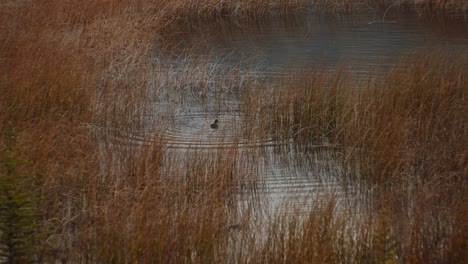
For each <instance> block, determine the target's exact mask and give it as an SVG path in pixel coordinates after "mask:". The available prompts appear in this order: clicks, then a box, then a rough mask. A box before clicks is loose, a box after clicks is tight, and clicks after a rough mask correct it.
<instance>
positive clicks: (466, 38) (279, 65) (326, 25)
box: [180, 14, 468, 76]
mask: <svg viewBox="0 0 468 264" xmlns="http://www.w3.org/2000/svg"><path fill="white" fill-rule="evenodd" d="M184 36H185V38H186V39H185V40H184V42H183V43H185V44H184V45H180V50H184V48H187V47H190V46H191V45H196V46H197V47H198V49H197V50H198V51H199V55H200V56H209V55H210V54H212V53H213V52H216V53H217V54H223V55H224V56H228V57H229V58H230V60H229V61H227V63H232V64H255V65H256V66H257V67H256V70H258V71H260V73H262V74H266V75H278V74H282V73H285V72H288V71H291V70H298V69H302V68H310V67H316V66H318V65H322V64H325V65H328V66H333V65H336V64H344V65H346V66H347V67H349V69H350V70H351V71H352V72H353V73H355V74H356V75H357V76H365V75H367V74H368V73H369V71H370V70H371V71H372V70H375V68H376V67H377V68H378V67H385V65H388V64H390V63H392V62H395V60H396V59H397V58H398V56H401V55H405V54H409V53H411V52H412V51H414V50H415V49H417V48H421V47H430V48H432V49H446V50H465V51H466V47H467V46H468V27H467V26H466V23H464V22H463V21H462V22H448V21H421V20H418V18H417V17H416V16H414V15H411V16H397V17H396V16H390V15H388V14H387V16H386V17H385V19H384V18H382V16H381V15H363V16H358V17H341V18H335V19H323V18H320V17H319V18H317V16H316V15H314V14H303V15H301V16H297V17H289V18H275V17H273V18H270V19H268V20H263V21H255V22H252V21H244V22H240V21H236V20H225V21H219V22H218V23H214V24H213V23H212V24H203V23H202V24H198V25H196V24H195V25H193V24H192V27H190V29H188V30H187V32H186V34H184ZM191 50H192V51H193V49H191ZM252 62H255V63H252Z"/></svg>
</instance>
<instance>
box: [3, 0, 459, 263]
mask: <svg viewBox="0 0 468 264" xmlns="http://www.w3.org/2000/svg"><path fill="white" fill-rule="evenodd" d="M314 3H315V4H316V7H317V6H319V7H320V8H321V9H324V10H342V9H345V7H347V8H348V7H349V8H351V7H353V6H354V4H351V3H350V2H346V1H345V2H341V1H339V2H329V1H320V2H313V1H307V2H306V1H278V2H274V3H272V2H271V1H249V0H245V1H237V2H234V1H233V2H223V4H219V2H218V1H212V0H206V1H187V0H178V1H119V2H116V1H106V0H92V1H87V2H86V3H82V2H76V1H43V0H41V1H33V2H30V1H3V2H2V3H0V36H1V38H0V72H1V74H0V94H1V95H2V96H1V97H0V124H1V129H2V130H3V129H5V128H6V127H13V128H14V130H15V131H16V133H18V136H17V138H18V145H19V147H20V148H22V149H23V150H24V152H25V155H26V156H27V159H28V160H30V163H28V164H27V165H26V166H27V167H28V168H27V170H28V171H31V172H32V174H33V175H36V176H35V177H37V178H36V179H35V182H36V183H39V186H32V187H34V188H36V187H38V188H37V189H38V190H39V192H40V193H41V194H42V199H41V200H40V201H39V208H40V209H41V210H42V213H43V219H44V221H45V222H47V223H48V224H49V225H48V226H53V227H54V228H53V229H52V233H51V234H50V235H49V236H48V237H47V239H46V240H45V241H40V242H38V244H40V245H41V247H42V248H43V250H41V251H40V252H41V254H40V255H38V256H36V258H37V259H38V260H40V261H44V262H53V261H56V260H61V261H63V262H130V261H132V262H135V261H138V262H144V263H145V262H176V263H179V262H204V263H206V262H229V261H231V260H238V262H259V261H262V260H265V261H267V260H268V261H271V262H284V263H289V262H290V261H298V262H299V261H301V260H304V259H306V260H307V259H310V260H311V261H312V260H316V261H329V262H341V261H344V262H372V261H375V262H382V261H387V260H393V261H395V262H406V261H408V262H411V261H414V262H424V263H430V262H447V263H456V262H462V261H463V259H466V253H465V252H466V238H465V237H466V229H467V226H466V223H467V222H468V221H466V216H465V214H464V209H465V208H464V204H466V197H465V196H464V195H463V194H464V193H465V189H466V180H465V178H466V177H464V176H465V175H466V170H467V166H466V151H465V150H464V149H463V145H466V144H462V143H464V142H465V141H466V140H465V138H464V137H463V135H464V134H466V133H465V132H466V131H465V130H466V127H465V125H464V120H465V118H464V116H463V113H464V112H466V109H465V108H466V105H465V104H464V102H463V99H464V96H465V91H466V75H465V74H464V72H463V71H462V70H463V69H464V68H463V67H461V68H460V67H457V66H456V65H457V64H449V63H447V62H440V61H432V60H429V59H428V58H427V57H426V58H424V57H422V58H421V57H418V58H417V60H416V62H414V63H410V64H402V65H404V67H403V66H400V68H398V67H397V68H396V69H395V70H394V71H392V73H391V74H389V75H387V77H386V78H385V79H382V80H381V81H380V82H377V83H378V84H379V85H376V86H375V87H369V94H364V95H363V98H364V99H363V100H362V102H359V104H357V105H358V108H357V109H358V110H359V111H357V112H356V108H355V107H354V106H355V104H350V102H353V101H352V100H353V97H351V98H346V100H344V101H341V100H342V99H341V98H342V96H343V94H342V86H343V85H344V84H343V83H342V81H341V77H340V76H338V77H337V76H334V77H332V78H330V77H329V76H326V75H324V74H323V73H320V72H319V73H316V74H315V75H313V76H314V77H312V78H307V77H301V78H298V79H297V80H295V81H294V82H289V81H288V82H286V83H285V84H284V85H283V86H282V87H286V89H289V88H294V87H297V91H294V92H293V94H292V95H289V94H288V96H291V97H289V99H287V100H285V101H283V100H281V97H278V96H279V95H284V94H283V93H284V91H282V90H281V89H280V88H278V89H276V90H274V92H272V93H271V95H273V97H272V98H276V99H275V100H276V101H273V102H268V101H266V102H265V103H266V106H265V108H264V109H261V110H259V111H258V113H259V114H258V116H257V117H256V118H258V117H260V118H261V120H262V121H261V122H260V124H262V125H260V126H259V129H258V131H253V132H252V131H250V132H249V133H250V135H252V137H256V138H262V137H264V136H265V135H267V136H269V135H270V134H271V133H273V135H275V137H277V138H289V137H290V136H293V138H294V137H296V138H297V140H298V141H299V142H307V141H308V140H309V139H312V141H315V140H323V139H325V138H326V139H327V140H328V141H330V142H336V143H339V144H341V145H342V146H343V147H342V151H343V152H344V154H345V155H344V157H347V159H346V160H345V162H346V164H350V167H349V169H350V170H349V171H348V174H347V176H348V177H349V179H350V180H351V181H353V182H354V181H355V182H357V183H362V182H363V183H365V184H364V187H362V188H363V189H365V190H367V191H368V193H370V194H371V195H372V196H370V198H369V199H372V200H370V201H371V202H370V203H371V205H372V207H371V208H372V210H371V211H370V212H371V213H369V219H370V220H366V221H363V222H359V221H357V220H356V221H355V222H353V223H349V219H350V218H347V217H345V216H342V215H333V214H331V212H332V211H333V209H330V208H333V206H331V205H330V206H328V207H317V208H315V209H313V210H312V212H311V214H310V215H309V218H307V219H306V221H305V222H304V223H301V224H295V223H296V222H298V221H299V220H297V219H293V220H292V222H291V223H287V222H286V220H282V219H278V222H277V224H276V225H273V226H272V227H271V229H269V230H268V231H267V235H266V242H265V243H264V244H260V245H258V244H257V242H256V238H258V237H255V235H252V233H253V234H255V230H252V229H250V228H249V224H248V223H249V221H251V219H250V218H249V217H251V216H250V215H249V214H245V215H238V212H237V207H236V206H237V204H236V201H237V200H236V199H237V197H236V194H237V193H239V189H242V188H245V186H246V185H245V182H254V181H255V180H256V179H255V176H256V175H255V174H252V173H251V172H250V171H246V170H245V168H243V166H242V165H243V164H250V165H249V166H253V167H255V161H256V159H255V158H253V159H251V158H250V157H248V156H243V154H239V153H238V152H237V150H222V151H219V152H214V153H209V154H206V153H201V152H195V153H192V155H190V156H189V155H188V156H186V157H183V161H184V162H185V163H181V162H180V160H179V157H173V156H171V155H169V154H168V151H167V149H166V148H165V147H164V142H162V141H161V139H160V138H159V137H158V135H157V133H156V136H155V138H153V139H151V141H152V142H153V143H152V144H150V145H142V146H138V147H128V148H118V147H115V144H113V143H115V142H112V136H113V135H115V134H118V133H122V131H124V132H125V131H132V130H133V129H135V128H139V127H142V126H144V125H145V122H144V120H143V118H144V116H145V114H146V113H147V111H149V110H148V108H149V105H150V102H148V98H149V97H150V98H154V97H157V96H159V95H158V94H153V91H154V88H155V86H159V87H163V86H164V87H166V84H168V83H169V84H171V82H172V81H174V80H172V79H171V80H170V81H167V82H166V81H164V80H161V79H163V77H161V76H155V75H154V73H153V70H154V61H153V60H152V59H154V57H152V52H153V51H154V49H155V48H157V46H158V47H159V48H164V47H166V46H165V45H168V43H170V41H171V38H175V37H176V34H173V33H174V30H176V29H177V26H178V25H180V24H179V22H182V23H183V22H184V21H190V19H200V18H204V19H210V18H216V17H218V16H225V15H231V16H239V17H261V16H267V15H268V14H270V13H272V12H282V11H281V10H284V11H285V12H286V11H288V12H289V11H291V10H297V9H303V8H305V7H308V6H309V5H311V4H312V5H313V4H314ZM363 3H364V2H363ZM414 3H415V2H414ZM419 3H422V4H419ZM392 4H393V2H389V3H388V4H385V5H384V8H388V7H389V6H390V5H392ZM410 4H411V8H416V9H417V10H428V11H432V10H434V9H432V8H435V9H437V10H439V9H440V10H447V11H448V10H459V11H462V12H464V11H466V4H465V3H464V2H463V1H445V2H441V1H423V2H418V4H414V5H412V4H413V3H410ZM355 6H356V7H357V6H366V8H368V7H367V5H363V4H361V5H359V4H358V5H355ZM403 6H408V5H403ZM349 8H348V9H349ZM421 8H423V9H421ZM350 10H351V9H350ZM407 65H409V66H410V67H409V70H408V68H406V67H407ZM407 70H408V72H409V73H407V72H406V71H407ZM191 74H193V75H194V77H198V78H199V79H196V80H197V81H196V83H197V85H196V87H202V88H203V87H206V84H204V81H205V80H210V77H211V76H210V71H209V70H206V71H205V74H206V78H200V76H197V72H192V73H191ZM166 76H169V78H173V77H171V76H170V75H166ZM179 76H180V75H179ZM180 82H189V80H187V79H185V80H182V81H180ZM180 82H179V81H175V83H176V84H177V83H178V84H180ZM316 84H320V85H318V87H316V86H317V85H316ZM321 84H328V85H330V86H331V87H332V88H331V89H328V88H326V87H328V86H327V85H321ZM169 86H171V85H169ZM226 86H228V85H226ZM381 86H383V87H384V89H373V88H382V87H381ZM180 87H187V86H185V85H182V86H180ZM310 87H316V88H317V90H314V89H310ZM402 87H403V88H404V89H401V88H402ZM166 88H167V87H166ZM166 92H167V91H166ZM252 93H255V91H254V92H252ZM303 93H305V94H306V95H307V96H306V97H304V98H299V96H300V95H302V94H303ZM344 94H346V92H344ZM252 96H254V95H252ZM249 97H250V95H249ZM252 98H253V97H252ZM287 98H288V97H287ZM384 98H385V100H384ZM156 101H157V100H156ZM255 102H256V101H251V102H250V105H251V106H248V107H249V108H247V109H254V108H253V107H254V106H252V104H254V103H255ZM341 102H344V103H343V104H342V103H341ZM262 104H263V103H262ZM262 104H260V105H262ZM271 106H274V107H277V108H276V109H275V112H274V114H273V115H271V116H272V117H274V118H273V119H271V120H269V119H268V118H266V117H264V116H265V115H266V114H267V113H269V112H268V111H269V108H268V107H271ZM351 106H353V108H351ZM249 111H250V110H249ZM353 115H356V116H354V118H349V119H348V118H347V117H348V116H353ZM262 116H263V117H262ZM283 116H285V117H287V118H286V119H283ZM247 118H251V116H247ZM250 120H255V119H250ZM252 122H253V121H252ZM256 122H258V121H255V122H254V123H256ZM262 122H263V123H262ZM272 124H274V126H273V127H271V125H272ZM272 128H274V129H272ZM265 131H267V132H268V133H265ZM259 133H260V134H259ZM103 139H106V140H103ZM181 164H183V166H182V165H181ZM247 169H249V168H247ZM345 220H346V221H345ZM294 221H296V222H294ZM367 221H369V222H367ZM246 223H247V224H246ZM356 234H358V235H356ZM369 237H371V238H372V239H371V240H369ZM259 239H260V240H262V239H264V237H261V238H259ZM233 241H234V242H233ZM369 241H373V242H372V243H370V242H369ZM232 243H236V244H237V245H241V246H239V247H238V248H240V249H245V248H246V246H245V245H247V248H248V249H249V250H248V251H247V252H248V253H244V252H242V251H235V250H234V251H233V250H231V248H230V245H232ZM353 252H354V253H353ZM280 253H281V254H280ZM318 253H320V254H318Z"/></svg>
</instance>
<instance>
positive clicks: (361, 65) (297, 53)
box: [132, 14, 468, 212]
mask: <svg viewBox="0 0 468 264" xmlns="http://www.w3.org/2000/svg"><path fill="white" fill-rule="evenodd" d="M467 32H468V29H467V28H466V26H465V24H464V23H461V24H460V23H449V22H427V21H424V22H422V21H419V20H418V19H417V18H415V17H414V16H410V17H408V16H399V17H390V16H388V17H386V18H385V19H382V17H379V16H373V15H367V16H360V17H357V18H355V17H342V18H339V19H334V20H323V19H317V18H316V17H314V16H313V15H312V14H307V15H303V16H300V17H292V18H288V19H284V18H270V19H268V20H263V21H255V22H252V21H239V20H224V21H217V22H216V23H213V22H211V23H199V24H191V26H190V27H187V28H186V30H185V32H184V31H182V32H181V33H182V34H181V39H182V40H183V41H181V44H180V45H178V47H177V49H176V50H177V52H178V53H179V54H182V55H180V56H181V57H183V54H184V53H187V52H189V55H190V56H187V59H185V60H180V61H178V60H175V61H174V63H173V64H172V65H171V68H170V69H169V70H167V69H166V71H167V72H170V74H172V75H171V76H172V77H171V78H174V79H177V80H179V79H178V78H180V79H183V78H187V77H186V76H194V75H190V74H187V69H186V68H184V67H186V66H184V65H185V64H186V63H190V60H196V61H203V60H204V58H205V60H206V61H207V64H210V63H211V64H213V65H214V66H213V67H211V68H210V67H208V68H206V69H203V70H201V68H200V69H199V68H195V69H196V71H199V74H200V75H202V74H204V75H206V76H208V77H207V79H208V80H210V81H209V83H205V84H203V83H202V84H197V83H196V80H185V83H186V86H184V87H180V90H178V93H179V95H178V96H179V97H180V98H181V99H174V98H172V97H171V96H172V93H175V92H174V90H170V89H172V88H173V86H171V85H170V84H169V83H163V84H162V85H160V86H161V87H166V89H167V91H166V93H165V96H163V97H159V98H165V99H159V100H160V101H157V102H155V106H154V108H153V113H151V114H150V115H149V116H148V122H149V123H154V124H156V125H157V126H159V128H161V127H164V132H163V140H164V142H165V143H166V145H167V147H168V148H170V149H172V150H173V151H174V152H173V155H177V153H180V155H182V156H183V155H186V153H187V151H188V150H193V149H199V150H202V151H199V152H197V153H196V155H203V151H215V150H216V149H219V148H226V147H228V148H229V147H236V148H239V149H245V150H244V151H245V153H244V154H245V155H246V156H248V155H249V154H248V153H247V152H248V151H251V150H252V149H253V150H252V151H257V152H261V153H262V155H261V157H262V158H261V159H259V160H257V161H256V162H257V163H256V164H255V165H252V164H249V160H248V159H247V160H244V159H243V160H242V161H240V163H239V164H238V166H240V167H242V166H246V167H249V170H250V172H251V173H252V174H255V175H257V176H258V177H259V178H260V179H262V181H261V184H260V185H259V186H258V187H257V188H256V191H257V193H256V195H258V197H261V198H262V199H261V200H264V201H267V204H268V206H266V208H265V209H264V210H267V211H269V212H274V211H276V210H277V209H278V208H284V206H286V207H289V206H294V207H297V208H302V209H304V208H307V207H308V205H310V203H311V201H313V200H314V199H316V198H317V197H319V196H320V195H321V193H330V192H333V193H337V194H338V195H340V194H344V191H343V185H342V184H341V183H340V181H339V179H337V178H336V176H339V175H342V173H343V172H342V171H341V170H342V168H341V164H335V162H334V160H333V155H334V153H336V151H335V150H333V149H327V148H325V149H319V150H317V151H312V152H310V151H308V152H303V151H299V150H297V149H295V147H294V144H291V141H287V140H286V141H285V142H279V144H278V142H276V141H273V140H271V139H270V138H268V137H266V138H263V139H261V140H252V139H251V138H249V137H248V135H247V134H245V130H244V129H245V128H246V126H247V128H248V125H246V124H245V119H244V115H245V113H244V112H243V106H242V105H241V98H240V97H241V95H240V94H241V92H240V91H239V89H240V88H239V87H241V86H242V85H239V86H229V85H227V84H226V83H224V82H223V81H224V80H225V79H228V78H230V77H229V76H230V74H232V71H228V72H227V73H226V72H223V71H222V70H221V71H219V69H223V67H227V68H229V67H231V68H230V69H232V67H234V68H238V69H239V72H238V73H236V74H238V75H239V79H240V80H244V79H248V78H250V77H251V76H258V75H260V76H264V77H267V78H275V77H277V76H280V75H282V74H285V73H288V72H291V71H297V70H300V69H303V68H314V67H319V66H320V67H321V66H322V65H327V67H330V68H334V67H336V65H337V64H344V65H346V67H347V69H348V70H349V71H350V72H351V73H352V74H353V76H354V77H357V78H358V79H359V78H363V77H365V76H368V75H369V74H370V73H371V71H374V70H377V68H385V67H388V65H390V64H391V63H393V62H395V60H396V59H397V57H398V56H401V55H405V54H409V53H411V52H413V51H414V50H415V49H417V48H420V47H430V48H434V49H443V50H446V51H447V52H449V51H460V50H461V51H463V52H466V47H467V46H468V34H467ZM194 45H195V46H197V48H196V49H194V48H193V46H194ZM192 63H193V62H192ZM181 69H182V70H181ZM202 72H203V73H202ZM168 75H169V74H168ZM195 75H196V74H195ZM174 76H176V77H174ZM168 79H170V78H168ZM241 82H242V81H241ZM181 83H184V82H181ZM193 87H195V88H193ZM197 87H202V89H199V90H197ZM215 119H218V120H219V121H220V123H219V128H218V129H211V128H210V124H211V123H212V122H213V121H214V120H215ZM162 124H164V125H162ZM149 132H150V133H151V131H149ZM147 133H148V131H141V132H140V133H135V134H134V135H132V140H133V141H134V142H137V143H138V142H140V143H141V142H143V141H144V139H145V138H147ZM278 145H282V146H283V147H284V148H283V150H282V151H277V147H278ZM174 153H175V154H174ZM244 154H240V155H244ZM257 176H256V177H257ZM339 199H340V198H339ZM285 201H288V202H289V204H288V203H286V204H285V203H284V202H285Z"/></svg>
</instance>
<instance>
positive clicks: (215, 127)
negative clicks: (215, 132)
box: [210, 119, 219, 129]
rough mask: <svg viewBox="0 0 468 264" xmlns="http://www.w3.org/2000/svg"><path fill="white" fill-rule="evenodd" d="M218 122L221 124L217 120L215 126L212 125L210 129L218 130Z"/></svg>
mask: <svg viewBox="0 0 468 264" xmlns="http://www.w3.org/2000/svg"><path fill="white" fill-rule="evenodd" d="M218 122H219V121H218V119H216V120H215V121H214V122H213V124H211V125H210V127H211V128H212V129H217V128H218Z"/></svg>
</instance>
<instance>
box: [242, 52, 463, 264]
mask: <svg viewBox="0 0 468 264" xmlns="http://www.w3.org/2000/svg"><path fill="white" fill-rule="evenodd" d="M457 55H458V56H457V58H453V57H445V56H446V55H440V54H438V53H437V52H433V53H431V54H429V53H427V51H426V52H421V53H417V54H414V55H412V56H410V57H408V58H404V59H402V60H401V61H400V62H398V63H396V64H395V65H394V66H393V67H392V68H391V69H390V70H389V71H388V72H387V73H383V74H382V73H380V74H378V75H375V76H373V77H369V80H368V81H367V82H362V81H361V82H360V83H353V82H350V81H349V79H348V81H346V78H345V77H343V73H342V72H340V71H337V72H335V73H333V72H328V73H325V72H323V71H320V70H319V71H314V72H312V73H309V74H302V73H300V74H297V75H296V76H293V77H288V78H287V79H286V81H284V82H282V83H280V84H278V86H277V87H276V88H271V89H266V90H265V89H263V90H258V91H257V92H256V93H249V94H248V95H249V96H247V97H246V98H248V100H246V103H245V105H246V106H249V108H248V109H249V112H251V113H259V114H260V116H259V114H257V115H255V116H253V117H252V118H254V119H255V120H262V121H261V122H259V124H265V125H264V126H260V125H259V134H260V135H262V136H265V137H277V138H279V139H281V140H285V139H291V140H293V142H294V144H296V145H297V146H298V147H301V146H307V145H310V144H312V145H324V144H327V145H331V146H334V147H335V149H336V151H337V152H339V153H341V156H338V157H337V159H338V160H339V161H341V162H342V166H343V169H344V172H343V173H342V174H341V175H339V177H338V178H339V179H340V180H341V182H342V183H343V184H344V185H348V184H351V186H353V188H356V190H358V192H360V193H361V195H362V197H366V198H365V199H364V201H363V202H362V203H361V204H360V205H359V206H356V207H355V209H356V210H358V208H361V209H362V208H366V210H370V211H367V213H365V215H367V216H368V217H371V219H370V220H369V219H368V220H369V221H370V223H368V224H366V225H367V226H359V227H356V226H355V227H353V228H355V229H356V230H362V228H364V229H365V230H366V231H365V233H366V236H365V237H361V238H359V239H358V238H357V237H355V239H356V241H354V242H357V243H360V242H363V241H359V240H360V239H363V240H366V241H369V243H370V244H362V245H359V251H358V252H360V253H359V254H362V255H360V256H355V257H356V258H355V259H354V260H355V261H357V262H360V261H363V262H368V261H370V262H373V261H376V262H381V261H390V260H392V261H396V262H407V261H409V262H412V261H416V260H417V261H422V262H446V261H449V260H450V261H455V262H458V261H461V259H458V257H461V255H464V253H461V252H463V251H464V249H463V248H464V247H465V246H464V242H461V240H460V239H459V235H460V234H463V233H466V224H463V222H466V219H465V220H462V219H461V218H460V217H461V216H462V215H463V212H464V211H465V207H466V206H465V203H466V195H465V192H466V186H467V179H466V175H467V172H468V171H467V170H468V168H467V156H466V155H467V151H466V148H465V145H466V143H467V140H466V124H465V123H466V117H465V113H466V111H467V110H468V109H467V105H466V102H465V101H466V92H467V91H468V82H467V80H468V79H467V74H466V62H465V61H466V55H465V54H463V53H461V54H457ZM251 101H253V102H256V104H252V103H250V102H251ZM265 109H267V110H265ZM249 118H250V116H248V117H247V119H248V120H249ZM304 149H305V150H306V151H307V148H304ZM351 210H353V209H351ZM347 214H349V215H353V214H352V213H351V212H347ZM462 218H463V217H462ZM339 219H340V217H338V218H337V219H335V218H333V220H332V222H333V221H335V220H339ZM366 221H367V220H366ZM382 221H383V222H382ZM293 223H294V222H293ZM333 223H334V222H333ZM289 224H291V223H289ZM361 224H362V223H361ZM382 225H385V227H382ZM343 226H346V224H344V225H343ZM283 228H285V229H286V230H289V229H288V228H289V225H285V226H284V227H283ZM381 228H384V229H383V230H380V229H381ZM283 232H285V234H287V233H288V232H289V231H283ZM304 232H306V231H304ZM335 232H337V231H335ZM380 232H385V233H386V234H385V235H382V234H381V233H380ZM275 233H276V232H275ZM335 235H337V234H335ZM285 236H286V235H285ZM380 236H382V237H380ZM287 237H288V239H295V238H291V237H289V236H287ZM330 239H331V240H333V241H335V239H337V238H330ZM382 239H384V240H385V241H386V242H385V241H384V242H382ZM280 241H282V240H280ZM370 241H372V242H370ZM379 241H380V242H379ZM335 242H338V241H335ZM284 243H286V242H284ZM294 243H300V242H297V241H296V242H294ZM375 243H377V244H375ZM379 243H384V244H383V245H379ZM283 246H286V245H283ZM349 246H350V245H349ZM354 246H356V245H354ZM311 247H312V245H311ZM381 247H382V248H381ZM277 250H280V249H277ZM296 250H297V249H296ZM304 250H305V249H304ZM335 250H337V249H336V248H333V250H330V252H333V253H332V254H331V256H333V258H332V260H331V261H332V262H343V260H342V259H340V260H337V259H334V257H337V256H335V255H334V254H335V253H337V252H335ZM382 250H384V251H385V252H380V251H382ZM455 251H458V252H459V253H460V254H461V255H458V253H457V254H455V255H454V252H455ZM306 252H307V250H305V251H304V252H303V253H304V254H308V253H306ZM379 252H380V253H379ZM285 254H289V252H288V253H285ZM291 257H292V258H293V259H294V257H295V256H291ZM317 261H318V260H317ZM321 261H324V260H323V259H322V260H321ZM321 261H319V262H321ZM450 261H449V262H450ZM345 262H348V261H345Z"/></svg>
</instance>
